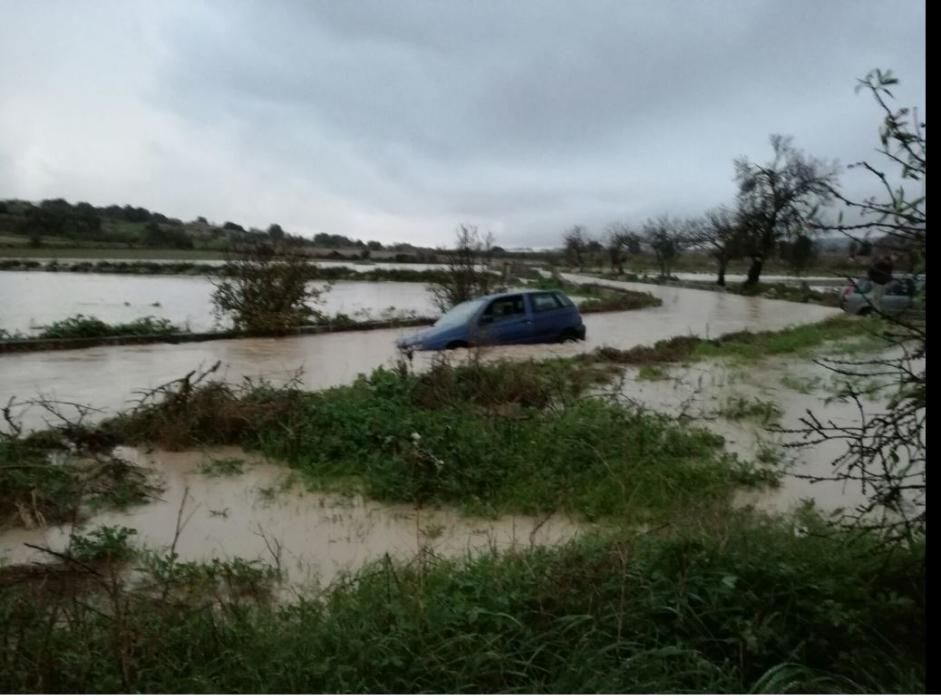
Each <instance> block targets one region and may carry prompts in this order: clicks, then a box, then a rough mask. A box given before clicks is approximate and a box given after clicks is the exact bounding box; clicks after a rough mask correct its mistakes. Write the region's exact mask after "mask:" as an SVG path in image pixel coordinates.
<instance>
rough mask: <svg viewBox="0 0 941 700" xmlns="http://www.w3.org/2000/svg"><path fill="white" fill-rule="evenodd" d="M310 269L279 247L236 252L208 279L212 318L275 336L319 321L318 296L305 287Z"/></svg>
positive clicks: (265, 244)
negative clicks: (220, 274) (210, 283)
mask: <svg viewBox="0 0 941 700" xmlns="http://www.w3.org/2000/svg"><path fill="white" fill-rule="evenodd" d="M312 276H313V275H312V274H311V266H310V265H309V264H308V263H307V262H305V260H304V259H303V258H302V257H301V256H299V255H295V254H293V253H292V251H290V250H289V249H287V248H285V247H284V246H280V245H275V244H272V243H268V242H262V243H256V244H250V245H247V246H245V247H243V248H241V249H240V251H239V253H238V254H237V255H236V256H235V257H233V258H231V259H230V260H229V261H228V263H227V264H226V266H225V268H224V274H223V275H222V276H220V277H213V278H211V280H210V281H211V282H212V286H213V291H212V303H213V306H214V308H215V313H216V316H217V317H226V316H227V317H229V318H231V320H232V322H233V324H234V326H235V327H236V328H238V329H241V330H247V331H271V332H280V331H286V330H288V329H291V328H296V327H298V326H303V325H305V324H308V323H311V322H314V321H317V320H320V319H322V318H323V314H322V313H320V312H319V311H317V310H316V309H315V308H314V306H315V304H316V303H317V301H318V300H319V298H320V294H321V292H320V290H319V289H317V288H315V287H312V286H310V285H309V282H310V279H311V277H312Z"/></svg>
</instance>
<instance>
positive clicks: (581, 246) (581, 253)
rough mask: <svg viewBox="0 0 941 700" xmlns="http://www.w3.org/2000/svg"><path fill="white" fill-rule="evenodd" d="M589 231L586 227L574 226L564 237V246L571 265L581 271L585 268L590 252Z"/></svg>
mask: <svg viewBox="0 0 941 700" xmlns="http://www.w3.org/2000/svg"><path fill="white" fill-rule="evenodd" d="M588 243H589V239H588V229H586V228H585V227H584V226H580V225H578V226H573V227H572V228H570V229H569V230H568V231H566V232H565V233H564V234H563V236H562V246H563V248H564V250H565V257H566V258H567V259H568V262H569V264H572V265H575V266H576V267H577V268H578V269H579V270H582V269H584V267H585V254H586V253H587V252H588Z"/></svg>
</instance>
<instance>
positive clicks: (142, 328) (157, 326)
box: [39, 314, 183, 338]
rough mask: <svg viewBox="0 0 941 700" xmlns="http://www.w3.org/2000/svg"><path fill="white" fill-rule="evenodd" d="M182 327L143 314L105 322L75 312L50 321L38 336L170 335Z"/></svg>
mask: <svg viewBox="0 0 941 700" xmlns="http://www.w3.org/2000/svg"><path fill="white" fill-rule="evenodd" d="M182 332H183V329H181V328H180V327H179V326H176V325H174V324H173V323H171V322H170V321H169V320H168V319H165V318H155V317H154V316H145V317H143V318H138V319H136V320H134V321H130V322H128V323H106V322H104V321H102V320H101V319H99V318H95V317H94V316H85V315H83V314H77V315H75V316H70V317H69V318H67V319H65V320H63V321H56V322H55V323H51V324H49V325H48V326H46V328H45V329H44V330H43V332H42V333H40V334H39V337H40V338H105V337H108V336H121V335H171V334H174V333H182Z"/></svg>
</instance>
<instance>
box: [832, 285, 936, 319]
mask: <svg viewBox="0 0 941 700" xmlns="http://www.w3.org/2000/svg"><path fill="white" fill-rule="evenodd" d="M924 289H925V276H924V275H904V276H901V277H896V278H894V279H893V280H891V281H890V282H889V283H888V284H887V285H886V286H885V291H884V292H883V293H882V312H883V313H886V314H898V313H901V312H903V311H905V310H906V309H909V308H911V307H912V305H913V304H914V300H915V296H916V295H917V294H919V293H920V292H922V291H923V290H924ZM840 308H841V309H843V310H844V311H846V312H847V313H850V314H859V315H861V316H865V315H867V314H870V313H872V311H873V307H872V282H870V281H869V280H868V279H865V278H860V279H856V280H853V283H852V284H850V285H847V287H846V289H844V290H843V295H842V296H841V297H840Z"/></svg>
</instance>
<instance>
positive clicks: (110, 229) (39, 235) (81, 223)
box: [0, 199, 434, 260]
mask: <svg viewBox="0 0 941 700" xmlns="http://www.w3.org/2000/svg"><path fill="white" fill-rule="evenodd" d="M252 241H283V242H286V243H289V244H290V245H292V247H297V248H301V249H304V250H305V252H309V253H310V254H311V255H318V256H319V255H326V256H327V257H338V258H345V259H348V258H369V257H372V256H373V254H374V253H383V254H382V255H376V256H375V257H377V258H380V257H381V258H399V259H403V258H404V259H411V260H423V259H426V258H433V257H434V253H433V251H431V250H428V249H419V248H416V247H414V246H411V245H409V244H407V243H398V244H393V245H390V246H384V245H383V244H382V243H380V242H379V241H367V242H363V241H361V240H354V239H350V238H347V237H346V236H341V235H337V234H331V233H318V234H317V235H315V236H314V237H313V238H305V237H303V236H299V235H295V234H292V233H288V232H286V231H284V230H283V229H282V228H281V226H279V225H278V224H271V226H269V227H268V229H267V230H266V231H262V230H260V229H246V228H245V227H243V226H241V225H239V224H237V223H235V222H232V221H226V222H224V223H222V224H216V223H212V222H209V221H207V220H206V219H205V218H204V217H197V218H196V219H195V220H194V221H188V222H184V221H182V220H180V219H175V218H172V217H169V216H166V215H164V214H161V213H159V212H152V211H148V210H147V209H144V208H143V207H133V206H130V205H125V206H118V205H111V206H107V207H96V206H93V205H91V204H89V203H88V202H78V203H77V204H70V203H69V202H67V201H66V200H64V199H45V200H43V201H41V202H38V203H33V202H27V201H23V200H15V199H8V200H0V248H32V249H35V248H53V249H55V248H72V249H74V248H108V249H115V248H137V249H151V250H152V249H165V250H198V251H217V252H219V253H225V252H226V251H228V250H231V249H232V248H233V247H235V246H237V245H239V244H244V243H249V242H252ZM331 254H333V255H331Z"/></svg>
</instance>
